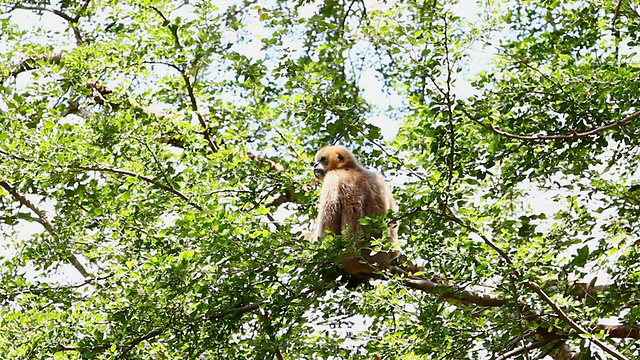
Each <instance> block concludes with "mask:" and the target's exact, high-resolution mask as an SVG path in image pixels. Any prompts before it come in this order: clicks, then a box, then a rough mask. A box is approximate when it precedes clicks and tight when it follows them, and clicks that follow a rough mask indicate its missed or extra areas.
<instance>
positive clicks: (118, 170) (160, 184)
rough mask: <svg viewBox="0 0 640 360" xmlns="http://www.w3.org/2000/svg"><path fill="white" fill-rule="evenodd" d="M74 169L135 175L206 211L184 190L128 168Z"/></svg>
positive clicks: (76, 167) (73, 167)
mask: <svg viewBox="0 0 640 360" xmlns="http://www.w3.org/2000/svg"><path fill="white" fill-rule="evenodd" d="M69 167H70V168H72V169H80V170H85V171H97V172H105V173H112V174H120V175H126V176H131V177H135V178H137V179H140V180H142V181H145V182H147V183H149V184H152V185H154V186H156V187H157V188H159V189H162V190H164V191H168V192H170V193H172V194H174V195H176V196H178V197H179V198H181V199H183V200H184V201H186V202H187V203H188V204H189V205H191V206H193V207H194V208H196V209H198V210H200V211H205V210H204V208H203V207H202V206H200V205H198V204H196V203H195V202H193V201H191V199H190V198H189V197H188V196H187V195H185V194H183V193H182V192H180V191H178V190H176V189H174V188H173V187H171V186H168V185H165V184H162V183H160V182H158V181H156V180H153V179H152V178H150V177H148V176H144V175H140V174H136V173H134V172H131V171H127V170H122V169H114V168H108V167H92V166H80V165H76V166H69Z"/></svg>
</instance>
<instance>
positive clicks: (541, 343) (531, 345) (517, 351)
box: [496, 339, 558, 360]
mask: <svg viewBox="0 0 640 360" xmlns="http://www.w3.org/2000/svg"><path fill="white" fill-rule="evenodd" d="M554 341H558V340H554V339H542V340H539V341H536V342H532V343H529V344H527V345H525V346H521V347H519V348H516V349H513V350H511V351H509V352H506V353H504V354H502V355H500V356H498V357H497V358H496V360H506V359H508V358H510V357H514V356H518V355H522V354H525V353H528V352H529V351H531V350H535V349H538V348H541V347H543V346H546V345H548V344H550V343H551V342H554Z"/></svg>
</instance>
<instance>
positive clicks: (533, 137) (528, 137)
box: [461, 109, 640, 141]
mask: <svg viewBox="0 0 640 360" xmlns="http://www.w3.org/2000/svg"><path fill="white" fill-rule="evenodd" d="M461 111H462V112H463V113H464V114H465V115H466V116H467V118H469V119H471V120H472V121H474V122H475V123H477V124H478V125H480V126H482V127H483V128H485V129H487V130H490V131H491V132H493V133H495V134H498V135H500V136H504V137H507V138H510V139H516V140H523V141H553V140H569V139H580V138H584V137H587V136H591V135H595V134H598V133H601V132H603V131H608V130H613V129H615V128H618V127H620V126H622V125H624V124H627V123H629V122H631V121H633V120H636V119H637V118H639V117H640V111H636V112H635V113H633V114H631V115H629V116H627V117H625V118H624V119H622V120H618V121H614V122H612V123H609V124H606V125H602V126H600V127H597V128H595V129H591V130H589V131H585V132H575V131H574V130H572V134H570V135H568V134H567V135H517V134H512V133H508V132H506V131H502V130H500V129H498V128H496V127H495V126H493V125H491V124H487V123H485V122H483V121H481V120H479V119H478V118H476V117H474V116H473V115H471V114H470V113H469V112H468V111H467V110H465V109H461Z"/></svg>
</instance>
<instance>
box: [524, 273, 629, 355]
mask: <svg viewBox="0 0 640 360" xmlns="http://www.w3.org/2000/svg"><path fill="white" fill-rule="evenodd" d="M524 285H525V286H526V287H528V288H529V289H531V290H533V292H535V293H536V294H538V296H540V298H542V300H544V301H545V302H546V303H547V304H548V305H549V306H551V308H552V309H553V311H554V312H555V313H556V315H558V317H559V318H560V319H562V321H564V322H565V323H566V324H568V325H569V326H570V327H571V328H572V329H574V330H575V331H576V332H577V333H578V334H580V335H585V334H590V332H588V331H587V330H585V329H584V328H582V326H580V325H579V324H578V323H576V322H575V321H573V319H571V318H570V317H569V316H568V315H567V314H566V313H565V312H564V311H563V310H562V309H561V308H560V306H558V304H556V303H555V302H554V301H553V300H551V298H549V296H548V295H547V294H546V293H545V292H544V290H542V289H541V288H540V286H538V284H535V283H533V282H531V281H529V280H526V281H525V282H524ZM589 340H590V341H592V342H593V343H594V344H596V345H597V346H598V347H599V348H600V349H602V351H604V352H606V353H608V354H609V355H611V356H613V357H615V358H616V359H619V360H628V359H627V357H626V356H624V355H622V354H621V353H619V352H618V351H617V350H616V349H614V348H611V347H609V346H608V345H607V344H605V343H604V342H603V341H601V340H600V339H597V338H595V337H592V338H590V339H589Z"/></svg>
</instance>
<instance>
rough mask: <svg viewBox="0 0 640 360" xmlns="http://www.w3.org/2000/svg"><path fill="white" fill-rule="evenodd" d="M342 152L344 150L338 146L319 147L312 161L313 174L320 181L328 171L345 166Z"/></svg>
mask: <svg viewBox="0 0 640 360" xmlns="http://www.w3.org/2000/svg"><path fill="white" fill-rule="evenodd" d="M347 151H348V150H347ZM343 152H344V150H343V149H342V148H341V147H339V146H327V147H324V148H322V149H320V151H318V153H317V154H316V158H315V161H314V163H313V175H315V177H316V178H317V179H318V180H320V181H322V180H324V177H325V176H326V175H327V173H328V172H329V171H331V170H335V169H342V168H345V167H346V166H347V163H346V161H345V158H346V156H345V154H344V153H343Z"/></svg>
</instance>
